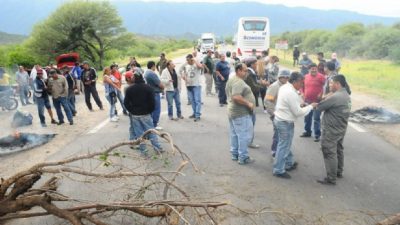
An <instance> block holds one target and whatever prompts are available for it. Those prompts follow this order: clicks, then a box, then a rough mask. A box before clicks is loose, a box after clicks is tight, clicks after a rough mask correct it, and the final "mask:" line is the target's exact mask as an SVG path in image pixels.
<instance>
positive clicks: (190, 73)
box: [179, 54, 204, 122]
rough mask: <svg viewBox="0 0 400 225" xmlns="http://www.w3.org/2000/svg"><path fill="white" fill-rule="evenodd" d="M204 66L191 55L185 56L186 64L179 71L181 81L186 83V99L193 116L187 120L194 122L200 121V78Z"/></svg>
mask: <svg viewBox="0 0 400 225" xmlns="http://www.w3.org/2000/svg"><path fill="white" fill-rule="evenodd" d="M203 67H204V65H203V64H201V63H200V62H198V61H196V60H195V59H194V58H193V55H191V54H189V55H187V56H186V63H184V64H183V65H182V66H181V68H180V69H179V74H181V76H182V79H183V80H184V81H185V82H186V88H187V92H188V97H189V100H190V102H191V103H192V109H193V114H192V115H191V116H189V118H193V119H194V122H197V121H199V120H200V116H201V86H200V76H201V70H202V69H203Z"/></svg>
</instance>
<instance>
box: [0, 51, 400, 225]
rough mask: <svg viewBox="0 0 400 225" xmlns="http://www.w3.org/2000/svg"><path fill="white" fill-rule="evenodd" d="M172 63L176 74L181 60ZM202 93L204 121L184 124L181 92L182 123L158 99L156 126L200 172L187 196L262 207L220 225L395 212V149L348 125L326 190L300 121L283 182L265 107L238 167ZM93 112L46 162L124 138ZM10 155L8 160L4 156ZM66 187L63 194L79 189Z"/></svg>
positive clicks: (221, 121)
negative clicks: (246, 160) (340, 161)
mask: <svg viewBox="0 0 400 225" xmlns="http://www.w3.org/2000/svg"><path fill="white" fill-rule="evenodd" d="M174 61H175V63H176V64H177V69H178V68H179V66H180V65H181V63H182V62H183V61H184V58H183V57H182V58H179V59H176V60H174ZM203 90H204V86H203ZM202 94H203V98H202V100H203V102H204V105H203V106H202V117H201V121H199V122H194V121H193V120H192V119H188V117H189V116H190V115H191V112H192V111H191V107H190V106H188V105H186V102H187V100H186V99H187V98H186V91H185V90H183V91H182V94H181V101H182V112H183V116H184V117H185V119H183V120H180V121H170V120H168V117H167V114H166V106H167V103H166V100H165V99H163V100H162V115H161V120H160V126H162V127H163V128H164V131H166V132H169V133H171V134H172V136H173V138H174V141H175V142H176V144H177V145H178V146H180V147H181V148H182V149H183V150H184V151H185V152H186V153H188V155H189V156H190V157H191V158H192V160H193V161H194V162H195V163H196V164H197V166H199V167H200V169H201V170H202V173H194V172H190V171H188V172H187V173H188V174H187V175H186V176H185V177H184V178H181V179H180V183H181V184H182V185H183V186H185V188H186V189H188V190H189V192H190V193H192V196H193V195H194V196H195V197H197V198H212V199H214V200H225V201H229V202H231V203H232V204H233V205H235V206H238V207H240V208H242V209H246V210H248V211H253V212H254V211H257V210H261V211H259V212H258V213H256V214H254V215H252V216H251V218H252V220H250V221H249V220H248V218H247V216H246V215H245V214H243V213H227V215H226V216H225V217H224V220H223V224H253V223H257V224H374V223H376V220H379V219H382V218H383V217H384V216H385V215H390V214H393V213H397V212H400V166H399V165H400V150H399V149H396V148H395V147H393V146H392V145H390V144H388V143H387V142H385V141H383V140H382V139H381V138H379V137H377V136H375V135H374V134H372V133H370V132H368V131H366V130H364V129H363V128H362V127H361V126H355V125H350V126H349V128H348V131H347V135H346V137H345V142H344V147H345V150H344V155H345V166H344V177H343V178H342V179H339V180H338V181H337V185H336V186H323V185H321V184H318V183H317V182H316V179H318V178H322V177H324V176H325V168H324V163H323V157H322V152H321V150H320V144H319V143H315V142H314V141H313V139H312V138H300V137H299V135H300V134H301V133H302V132H303V122H302V119H299V120H298V122H297V123H296V125H295V138H294V141H293V152H294V156H295V160H296V161H297V162H298V163H299V166H298V169H297V170H295V171H293V172H291V175H292V179H290V180H283V179H279V178H276V177H274V176H273V175H272V165H273V158H272V157H271V154H270V144H271V140H272V124H271V121H270V120H269V118H268V116H267V115H266V114H264V113H263V112H262V108H261V107H259V108H257V122H256V126H255V143H257V144H260V145H261V148H259V149H250V150H249V151H250V156H251V157H253V158H255V159H256V162H255V163H254V164H250V165H244V166H242V165H238V164H237V162H233V161H231V159H230V153H229V133H228V131H229V130H228V119H227V109H226V107H220V106H219V104H218V99H217V97H206V96H205V93H204V91H203V92H202ZM82 100H83V99H82ZM81 104H83V103H82V102H81ZM83 110H84V108H83ZM96 115H97V116H98V117H99V122H96V123H95V124H93V125H92V127H91V128H90V129H86V130H84V131H81V132H80V133H79V135H77V136H76V138H74V139H73V140H70V141H69V142H68V143H66V144H65V145H64V146H62V147H60V146H54V148H55V149H56V150H54V151H52V154H51V155H49V156H48V157H47V158H46V160H54V159H61V158H64V157H67V156H71V155H75V154H78V153H85V152H87V150H88V149H102V148H103V147H104V146H109V145H111V144H113V143H116V142H118V141H121V140H126V139H127V137H128V127H129V119H128V118H127V117H121V120H120V121H119V122H118V123H111V122H108V119H107V116H106V113H103V114H96ZM105 136H107V138H104V137H105ZM16 154H19V155H23V154H28V153H27V152H20V153H16ZM10 157H13V156H8V158H7V159H10ZM0 163H1V164H3V165H4V164H7V160H5V159H1V158H0ZM3 176H5V174H3ZM66 185H67V186H66V187H64V188H63V189H68V188H69V189H74V190H76V188H77V187H69V186H68V183H66ZM89 194H90V193H89ZM59 222H60V220H59V219H56V218H54V217H42V218H37V219H23V220H16V221H10V222H8V223H7V224H56V223H59Z"/></svg>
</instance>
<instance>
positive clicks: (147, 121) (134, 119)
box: [130, 114, 161, 153]
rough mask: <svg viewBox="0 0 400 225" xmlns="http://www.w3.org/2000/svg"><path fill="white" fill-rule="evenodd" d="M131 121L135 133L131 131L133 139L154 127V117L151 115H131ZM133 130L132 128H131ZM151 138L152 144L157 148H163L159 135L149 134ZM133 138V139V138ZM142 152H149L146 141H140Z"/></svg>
mask: <svg viewBox="0 0 400 225" xmlns="http://www.w3.org/2000/svg"><path fill="white" fill-rule="evenodd" d="M130 121H131V127H132V128H133V133H132V132H131V137H133V139H138V138H139V137H140V136H142V135H143V133H144V132H145V131H147V130H149V129H153V128H154V127H153V119H152V118H151V115H150V114H148V115H143V116H134V115H131V116H130ZM130 131H131V130H130ZM147 137H148V138H149V140H150V141H151V144H152V145H153V147H154V148H155V149H156V150H159V149H161V145H160V143H159V142H158V138H157V135H155V134H152V133H151V134H149V135H148V136H147ZM133 139H131V140H133ZM139 149H140V152H142V153H145V152H147V150H146V143H140V147H139Z"/></svg>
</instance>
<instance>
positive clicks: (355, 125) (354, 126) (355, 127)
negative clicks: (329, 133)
mask: <svg viewBox="0 0 400 225" xmlns="http://www.w3.org/2000/svg"><path fill="white" fill-rule="evenodd" d="M349 125H350V126H351V127H352V128H353V129H354V130H356V131H358V132H360V133H366V132H367V131H366V130H365V129H364V128H362V127H361V126H359V125H357V124H355V123H352V122H349Z"/></svg>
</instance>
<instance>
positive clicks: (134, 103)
mask: <svg viewBox="0 0 400 225" xmlns="http://www.w3.org/2000/svg"><path fill="white" fill-rule="evenodd" d="M133 76H134V84H133V85H131V86H129V87H128V88H127V89H126V93H125V99H124V105H125V107H126V109H127V110H128V111H129V113H130V114H129V117H130V121H131V126H130V129H129V132H130V139H131V140H134V139H137V138H139V137H141V136H142V135H143V134H144V133H145V132H146V131H147V130H149V129H154V125H153V118H152V116H151V113H152V112H153V111H154V109H155V98H154V91H153V88H152V87H150V86H149V85H148V84H146V83H145V82H144V78H143V75H142V74H141V73H140V72H139V71H134V72H133ZM148 138H149V140H150V141H151V144H152V145H153V147H154V150H155V151H156V152H157V153H161V152H163V149H162V147H161V145H160V143H159V142H158V138H157V136H156V135H155V134H152V133H150V134H149V135H148ZM139 149H140V152H141V154H142V156H143V157H145V158H149V156H148V153H147V149H146V143H144V142H142V143H140V147H139Z"/></svg>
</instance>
